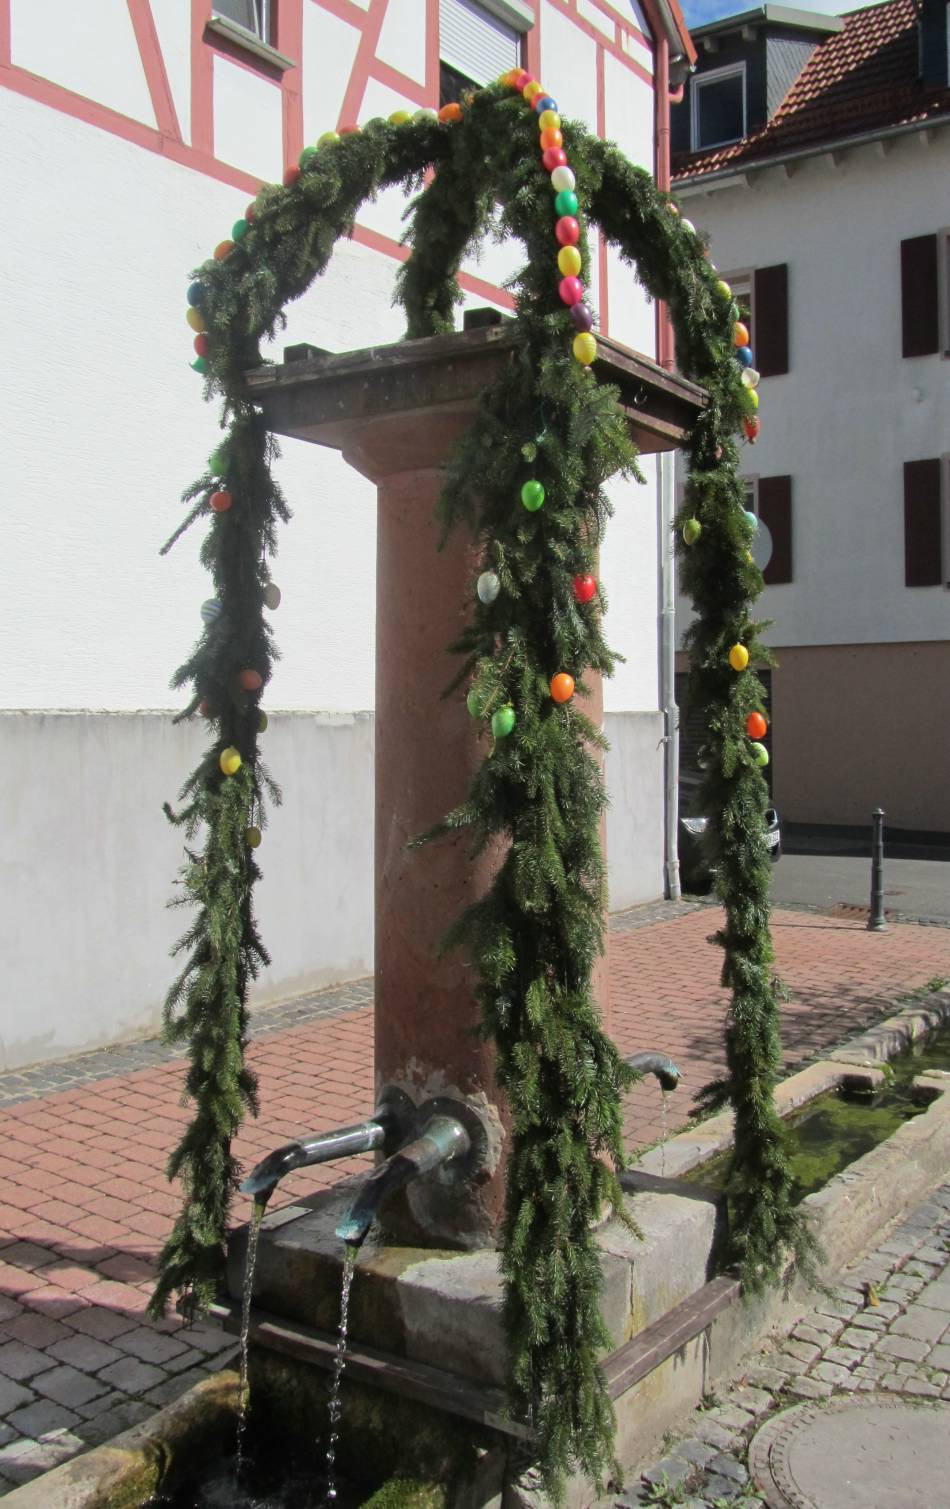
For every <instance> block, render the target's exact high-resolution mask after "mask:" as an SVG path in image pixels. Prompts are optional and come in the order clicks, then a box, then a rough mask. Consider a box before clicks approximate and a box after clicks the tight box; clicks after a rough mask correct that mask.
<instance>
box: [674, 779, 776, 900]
mask: <svg viewBox="0 0 950 1509" xmlns="http://www.w3.org/2000/svg"><path fill="white" fill-rule="evenodd" d="M701 783H702V775H701V774H700V772H699V771H690V770H684V771H681V772H680V819H679V860H680V882H681V884H682V887H683V890H684V891H697V892H703V891H708V890H709V889H710V887H711V886H712V870H711V868H710V865H709V860H708V858H707V855H706V852H705V845H704V843H703V834H704V833H705V831H706V828H707V826H708V824H709V818H708V817H707V816H704V815H703V814H702V813H701V812H699V811H698V810H697V808H698V805H699V788H700V785H701ZM765 823H766V829H765V842H766V844H767V845H768V849H769V856H770V858H771V860H772V863H773V864H775V863H776V862H777V861H778V860H779V859H781V857H782V824H781V820H780V818H779V815H778V812H777V810H776V809H775V808H774V807H767V808H766V810H765Z"/></svg>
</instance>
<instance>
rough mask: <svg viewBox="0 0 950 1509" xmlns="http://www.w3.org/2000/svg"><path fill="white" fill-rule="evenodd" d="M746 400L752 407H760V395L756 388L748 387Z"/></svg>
mask: <svg viewBox="0 0 950 1509" xmlns="http://www.w3.org/2000/svg"><path fill="white" fill-rule="evenodd" d="M745 401H746V403H747V404H748V405H749V408H750V409H757V408H758V407H759V395H758V393H757V392H756V391H755V389H754V388H747V389H746V395H745Z"/></svg>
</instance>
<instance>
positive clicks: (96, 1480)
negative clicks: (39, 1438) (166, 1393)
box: [3, 1372, 240, 1509]
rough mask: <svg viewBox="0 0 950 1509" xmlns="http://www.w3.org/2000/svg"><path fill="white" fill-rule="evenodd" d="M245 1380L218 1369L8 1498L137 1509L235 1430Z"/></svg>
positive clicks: (39, 1504) (16, 1504)
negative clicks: (184, 1459) (183, 1464)
mask: <svg viewBox="0 0 950 1509" xmlns="http://www.w3.org/2000/svg"><path fill="white" fill-rule="evenodd" d="M239 1389H240V1383H239V1379H238V1375H237V1373H235V1372H223V1373H216V1374H215V1375H214V1376H213V1377H211V1378H207V1379H206V1380H205V1381H204V1382H203V1383H199V1384H196V1386H195V1387H194V1388H191V1389H189V1390H188V1392H187V1393H186V1394H182V1396H181V1398H180V1399H176V1400H175V1402H174V1403H173V1404H169V1405H166V1407H165V1408H164V1409H162V1410H159V1411H158V1413H157V1414H155V1415H152V1416H151V1417H150V1418H149V1419H148V1420H145V1421H143V1423H142V1424H141V1425H134V1426H133V1427H132V1429H131V1430H126V1431H123V1432H122V1434H121V1435H119V1436H116V1437H114V1439H113V1440H111V1441H109V1442H108V1443H107V1444H106V1445H105V1446H97V1447H94V1448H93V1450H92V1451H87V1452H85V1453H83V1455H82V1456H78V1457H73V1458H72V1460H71V1461H69V1462H64V1463H63V1464H62V1466H60V1467H54V1468H53V1470H52V1471H51V1472H47V1473H44V1474H43V1476H42V1477H39V1478H34V1480H33V1481H32V1482H31V1483H25V1484H24V1485H23V1486H22V1487H21V1488H14V1489H13V1491H12V1492H11V1493H8V1494H6V1495H5V1496H4V1500H3V1502H4V1505H5V1506H6V1505H9V1506H10V1509H136V1506H138V1505H141V1504H142V1503H144V1502H146V1501H147V1500H148V1499H149V1498H151V1496H152V1494H154V1493H155V1492H156V1490H157V1489H159V1488H161V1487H162V1486H163V1484H164V1481H165V1479H166V1477H167V1475H168V1472H169V1469H170V1468H173V1467H174V1466H175V1464H176V1462H177V1460H178V1459H179V1458H180V1457H181V1456H182V1455H183V1454H184V1453H186V1452H187V1451H188V1449H189V1447H192V1446H197V1444H198V1443H197V1441H196V1439H195V1438H196V1437H197V1438H200V1445H201V1451H202V1453H206V1452H207V1451H208V1450H209V1448H210V1449H211V1450H213V1449H214V1446H215V1444H216V1440H217V1438H220V1437H222V1436H224V1435H225V1434H228V1435H231V1434H233V1431H234V1422H235V1418H236V1413H237V1407H238V1395H239Z"/></svg>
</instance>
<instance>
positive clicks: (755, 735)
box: [745, 713, 769, 739]
mask: <svg viewBox="0 0 950 1509" xmlns="http://www.w3.org/2000/svg"><path fill="white" fill-rule="evenodd" d="M768 727H769V725H768V724H767V723H766V721H765V719H764V718H763V716H762V714H761V713H750V714H749V716H748V717H747V718H746V720H745V731H746V733H747V734H748V735H749V738H750V739H764V738H765V735H766V734H767V732H768Z"/></svg>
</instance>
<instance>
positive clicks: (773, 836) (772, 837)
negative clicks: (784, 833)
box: [765, 829, 778, 849]
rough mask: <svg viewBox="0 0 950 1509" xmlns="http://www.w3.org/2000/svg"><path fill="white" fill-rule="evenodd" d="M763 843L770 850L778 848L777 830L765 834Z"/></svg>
mask: <svg viewBox="0 0 950 1509" xmlns="http://www.w3.org/2000/svg"><path fill="white" fill-rule="evenodd" d="M765 842H766V845H767V846H768V848H770V849H776V848H778V830H777V829H773V830H772V832H771V833H766V835H765Z"/></svg>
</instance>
